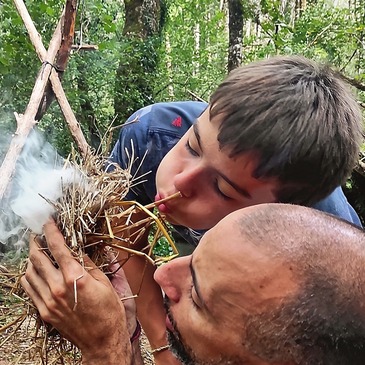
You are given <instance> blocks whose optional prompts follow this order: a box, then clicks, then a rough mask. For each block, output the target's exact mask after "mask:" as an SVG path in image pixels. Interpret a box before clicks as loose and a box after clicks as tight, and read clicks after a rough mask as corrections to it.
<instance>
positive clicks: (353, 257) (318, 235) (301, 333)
mask: <svg viewBox="0 0 365 365" xmlns="http://www.w3.org/2000/svg"><path fill="white" fill-rule="evenodd" d="M233 214H236V213H233ZM236 216H237V223H238V226H239V227H240V232H241V234H242V237H243V238H242V240H247V241H249V242H251V243H253V244H255V245H257V246H258V247H260V249H262V248H263V247H264V248H265V251H266V252H267V254H268V255H270V256H271V257H272V258H273V260H274V259H279V260H280V261H282V263H283V265H286V266H287V267H288V268H289V269H290V270H292V272H293V276H294V277H295V278H296V280H297V281H298V284H299V291H298V292H297V293H295V294H294V295H293V296H291V297H287V298H286V299H285V300H284V301H283V302H282V303H281V304H280V305H277V304H275V306H272V307H269V306H268V310H267V311H266V312H265V313H263V314H261V315H255V316H251V317H250V318H249V320H248V323H247V327H246V328H247V337H246V339H248V341H247V342H246V346H248V348H249V349H250V351H252V352H253V353H255V354H256V355H258V356H259V357H260V358H262V359H264V360H266V361H270V362H273V363H279V364H286V363H288V364H292V363H293V364H300V365H309V364H311V365H320V364H329V365H337V364H338V365H346V364H348V365H357V364H359V365H360V364H364V362H365V350H364V346H365V233H364V231H363V230H361V229H360V228H358V227H356V226H354V225H352V224H350V223H347V222H345V221H342V220H340V219H338V218H336V217H334V216H331V215H328V214H326V213H322V212H319V211H316V210H313V209H310V208H305V207H301V206H295V205H285V204H264V205H260V206H254V207H250V208H246V209H244V210H242V211H240V212H238V214H237V215H236Z"/></svg>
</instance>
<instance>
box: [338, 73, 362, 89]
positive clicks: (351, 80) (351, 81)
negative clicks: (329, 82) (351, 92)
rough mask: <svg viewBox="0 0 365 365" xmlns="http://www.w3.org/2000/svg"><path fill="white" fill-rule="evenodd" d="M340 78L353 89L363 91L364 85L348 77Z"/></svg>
mask: <svg viewBox="0 0 365 365" xmlns="http://www.w3.org/2000/svg"><path fill="white" fill-rule="evenodd" d="M342 76H343V78H344V79H345V80H346V81H347V82H348V83H349V84H350V85H352V86H353V87H356V89H358V90H361V91H365V84H363V83H361V82H360V81H358V80H356V79H354V78H351V77H348V76H345V75H342Z"/></svg>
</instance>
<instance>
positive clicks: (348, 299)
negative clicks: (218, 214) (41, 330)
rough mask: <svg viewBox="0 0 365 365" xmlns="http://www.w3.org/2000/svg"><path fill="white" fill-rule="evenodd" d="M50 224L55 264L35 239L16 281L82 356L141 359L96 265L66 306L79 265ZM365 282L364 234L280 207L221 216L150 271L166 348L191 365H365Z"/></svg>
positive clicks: (88, 360) (92, 360) (97, 360)
mask: <svg viewBox="0 0 365 365" xmlns="http://www.w3.org/2000/svg"><path fill="white" fill-rule="evenodd" d="M55 230H57V228H56V227H55V225H54V224H53V223H49V224H47V225H46V226H45V235H46V237H53V238H52V240H51V241H50V242H48V244H49V247H50V249H51V250H52V252H53V255H54V257H55V258H56V260H57V262H58V264H59V267H60V269H56V268H54V267H53V265H51V264H50V263H49V261H48V259H47V258H46V256H45V255H44V254H43V253H42V252H41V251H39V250H38V249H37V247H36V244H35V242H33V243H32V245H31V250H30V262H31V263H30V265H29V267H28V269H27V272H26V274H25V276H24V277H23V279H22V284H23V286H24V288H25V290H26V291H27V292H28V293H29V295H30V296H31V297H32V299H33V300H34V302H35V304H36V305H37V307H38V309H39V311H40V314H41V316H42V317H43V318H44V319H45V320H46V321H48V322H50V323H51V324H53V325H54V326H55V327H56V328H58V329H59V330H60V332H61V333H62V334H63V335H64V336H65V337H67V338H68V339H70V340H71V341H72V342H74V344H75V345H76V346H78V347H79V348H80V350H81V351H82V353H83V359H84V363H85V364H93V365H100V364H110V365H113V364H128V365H129V364H137V363H139V360H134V358H133V356H132V350H131V347H132V346H131V343H130V339H129V336H130V332H131V331H129V332H128V330H127V324H128V323H130V321H132V323H134V322H133V321H135V319H133V318H132V319H131V316H130V315H128V316H127V317H126V311H125V309H124V307H123V305H121V304H120V302H119V301H118V298H117V295H116V294H115V292H114V291H113V288H112V287H111V285H110V283H109V281H108V279H107V278H106V277H105V276H104V275H103V274H102V273H101V272H100V271H99V270H97V269H94V270H90V271H88V272H86V273H85V275H84V277H83V278H82V279H80V280H79V281H78V303H79V304H78V306H77V307H76V309H75V310H72V309H73V307H74V297H73V293H74V291H73V281H74V279H75V278H76V277H78V276H80V271H81V270H82V268H81V267H80V265H79V264H78V263H77V262H76V261H75V260H74V259H72V257H71V256H70V254H69V252H68V250H67V249H66V248H65V247H64V245H63V244H64V241H63V238H62V236H61V234H60V233H59V232H58V233H59V234H58V236H57V235H55ZM56 236H57V237H58V239H57V240H55V239H54V237H56ZM87 263H89V262H88V261H87ZM364 278H365V235H364V232H363V230H361V229H359V228H357V227H355V226H353V225H352V224H350V223H347V222H344V221H342V220H340V219H338V218H335V217H333V216H330V215H327V214H325V213H323V212H319V211H315V210H313V209H310V208H305V207H301V206H294V205H284V204H262V205H256V206H252V207H248V208H244V209H242V210H239V211H236V212H234V213H232V214H230V215H228V216H227V217H225V218H224V219H223V220H222V221H220V222H219V223H218V224H217V225H216V226H215V227H213V228H212V229H211V230H209V231H208V232H207V233H206V234H205V235H204V236H203V238H202V240H201V242H200V244H199V245H198V247H197V248H196V250H195V251H194V253H193V255H191V256H187V257H183V258H178V259H175V260H173V261H171V262H170V263H168V264H164V265H163V266H162V267H160V268H159V269H158V270H157V271H156V274H155V280H156V281H157V282H158V283H159V285H160V286H161V288H162V290H163V291H164V293H165V295H166V296H165V304H166V312H167V319H166V327H167V331H168V337H169V343H170V346H171V348H172V350H173V351H174V353H175V354H176V356H177V357H178V358H179V359H180V360H181V362H182V363H183V364H189V365H190V364H197V365H204V364H210V365H213V364H233V365H235V364H237V365H238V364H249V365H269V364H270V365H358V364H359V365H360V364H364V361H365V360H364V359H365V308H364V302H365V301H364V291H365V279H364ZM56 279H57V280H56ZM124 284H125V283H124ZM83 303H84V305H83ZM127 314H128V310H127ZM126 318H128V319H126ZM113 320H114V322H113ZM111 323H113V324H111ZM134 344H135V343H134Z"/></svg>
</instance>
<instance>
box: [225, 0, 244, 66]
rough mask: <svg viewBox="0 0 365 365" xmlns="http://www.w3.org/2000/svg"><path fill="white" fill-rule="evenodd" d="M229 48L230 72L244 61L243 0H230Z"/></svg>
mask: <svg viewBox="0 0 365 365" xmlns="http://www.w3.org/2000/svg"><path fill="white" fill-rule="evenodd" d="M228 11H229V48H228V72H230V71H232V70H233V69H235V68H237V67H239V66H240V65H241V62H242V39H243V6H242V3H241V0H229V1H228Z"/></svg>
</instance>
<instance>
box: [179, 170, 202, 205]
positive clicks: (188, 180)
mask: <svg viewBox="0 0 365 365" xmlns="http://www.w3.org/2000/svg"><path fill="white" fill-rule="evenodd" d="M203 175H204V170H203V168H202V167H201V166H199V165H191V166H186V167H185V168H184V169H183V170H182V171H181V172H179V173H178V174H177V175H175V177H174V185H175V187H176V190H178V191H180V192H181V194H182V195H183V196H184V197H186V198H190V197H192V196H193V194H194V191H196V190H197V189H200V187H201V185H202V178H203Z"/></svg>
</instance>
